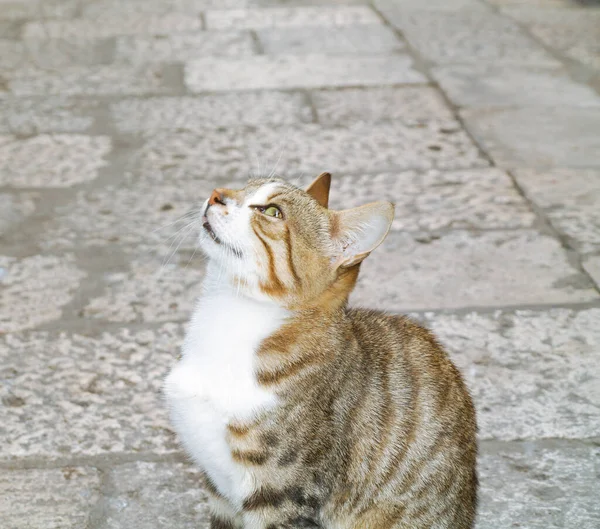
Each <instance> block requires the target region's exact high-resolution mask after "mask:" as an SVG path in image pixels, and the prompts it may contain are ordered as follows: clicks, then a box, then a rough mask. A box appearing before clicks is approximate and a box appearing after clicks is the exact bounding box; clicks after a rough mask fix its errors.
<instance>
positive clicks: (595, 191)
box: [514, 169, 600, 253]
mask: <svg viewBox="0 0 600 529" xmlns="http://www.w3.org/2000/svg"><path fill="white" fill-rule="evenodd" d="M514 174H515V177H516V179H517V181H518V182H519V184H520V186H521V187H522V188H523V189H524V190H525V193H526V194H527V196H528V197H529V199H530V200H532V201H533V202H535V203H536V204H537V205H538V206H540V207H541V208H542V209H543V211H544V213H545V214H546V216H547V217H548V218H549V219H550V221H551V222H552V224H553V225H554V227H555V228H556V229H557V230H558V231H560V232H562V233H564V234H565V235H566V236H567V237H568V239H569V243H570V244H571V245H572V246H573V247H574V248H575V249H576V250H578V251H579V252H581V253H596V252H600V169H587V170H586V169H581V170H576V169H550V170H543V171H542V170H533V169H531V170H527V169H518V170H516V171H515V173H514Z"/></svg>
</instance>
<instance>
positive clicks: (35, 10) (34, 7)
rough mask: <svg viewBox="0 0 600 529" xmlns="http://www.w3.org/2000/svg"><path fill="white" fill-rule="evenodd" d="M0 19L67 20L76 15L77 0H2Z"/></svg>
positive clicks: (0, 3)
mask: <svg viewBox="0 0 600 529" xmlns="http://www.w3.org/2000/svg"><path fill="white" fill-rule="evenodd" d="M0 7H1V9H0V19H4V20H22V19H27V18H34V19H42V20H43V19H49V18H69V17H73V16H75V14H76V13H77V7H78V2H77V0H20V1H19V0H2V2H0Z"/></svg>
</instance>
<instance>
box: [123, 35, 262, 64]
mask: <svg viewBox="0 0 600 529" xmlns="http://www.w3.org/2000/svg"><path fill="white" fill-rule="evenodd" d="M254 54H256V45H255V43H254V40H253V38H252V35H251V34H250V32H248V31H204V32H201V33H189V34H183V35H169V36H131V35H128V36H121V37H117V39H116V44H115V61H116V62H117V63H120V62H125V63H132V64H143V63H146V62H185V61H189V60H191V59H195V58H197V57H203V56H206V55H209V56H231V57H244V56H246V55H254Z"/></svg>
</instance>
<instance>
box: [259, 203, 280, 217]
mask: <svg viewBox="0 0 600 529" xmlns="http://www.w3.org/2000/svg"><path fill="white" fill-rule="evenodd" d="M262 212H263V213H264V214H265V215H267V216H268V217H275V218H277V219H280V218H281V217H282V215H281V210H280V209H279V208H278V207H277V206H268V207H266V208H264V209H263V210H262Z"/></svg>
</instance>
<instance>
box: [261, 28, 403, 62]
mask: <svg viewBox="0 0 600 529" xmlns="http://www.w3.org/2000/svg"><path fill="white" fill-rule="evenodd" d="M257 35H258V39H259V42H260V45H261V47H262V48H263V50H264V52H265V53H267V54H269V55H283V54H295V53H297V54H306V53H341V54H343V53H346V54H356V53H395V52H398V51H401V50H403V49H404V48H405V46H404V43H403V42H402V41H401V40H400V39H399V38H398V37H397V36H396V34H395V33H394V31H392V30H391V29H390V28H388V27H386V26H381V25H367V24H365V25H360V26H339V27H333V28H327V29H326V30H324V29H323V28H322V27H318V26H316V27H301V28H295V27H292V28H270V29H262V30H258V31H257Z"/></svg>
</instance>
